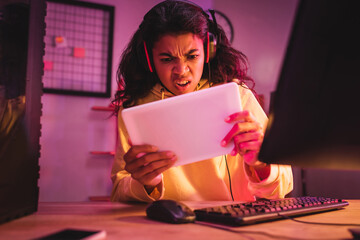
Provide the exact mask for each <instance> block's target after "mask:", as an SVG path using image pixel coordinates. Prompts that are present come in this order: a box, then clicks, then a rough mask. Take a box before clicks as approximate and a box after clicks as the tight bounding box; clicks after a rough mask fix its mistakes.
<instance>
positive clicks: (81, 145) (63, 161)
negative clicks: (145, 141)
mask: <svg viewBox="0 0 360 240" xmlns="http://www.w3.org/2000/svg"><path fill="white" fill-rule="evenodd" d="M89 2H95V3H101V4H107V5H112V6H115V23H114V45H113V66H112V72H113V76H112V79H113V80H112V89H113V92H114V89H116V81H115V79H116V76H115V75H116V69H117V65H118V63H119V59H120V55H121V53H122V51H123V49H124V48H125V46H126V44H127V43H128V41H129V40H130V38H131V36H132V34H133V33H134V31H135V30H136V29H137V28H138V26H139V24H140V22H141V21H142V17H143V16H144V14H145V13H146V12H147V11H148V10H149V9H150V8H151V7H153V6H154V5H155V4H157V3H159V2H160V0H131V1H130V0H116V1H114V0H90V1H89ZM194 2H195V3H197V4H199V5H200V6H202V7H204V8H206V9H207V8H210V7H211V6H212V2H211V0H197V1H194ZM112 95H113V94H112ZM109 103H110V99H104V98H91V97H78V96H65V95H56V94H44V95H43V97H42V104H43V114H42V117H41V124H42V136H41V138H40V145H41V157H40V160H39V162H40V179H39V183H38V184H39V188H40V197H39V201H87V200H88V197H89V196H106V195H109V194H110V191H111V181H110V170H111V165H112V160H113V157H112V156H99V155H91V154H90V151H95V150H96V151H113V150H114V148H115V138H116V132H115V128H116V119H115V117H111V113H110V112H101V111H92V110H91V107H92V106H108V105H109Z"/></svg>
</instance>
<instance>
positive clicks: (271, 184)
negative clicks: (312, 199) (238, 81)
mask: <svg viewBox="0 0 360 240" xmlns="http://www.w3.org/2000/svg"><path fill="white" fill-rule="evenodd" d="M239 88H240V96H241V103H242V106H243V109H244V110H247V111H249V112H251V114H252V115H253V116H254V117H255V119H257V121H258V122H259V123H260V124H261V125H262V128H263V129H264V131H265V129H266V124H267V120H268V119H267V116H266V114H265V112H264V111H263V109H262V107H261V106H260V104H259V102H258V101H257V99H256V97H255V96H254V94H253V93H252V92H251V90H249V89H247V88H245V87H242V86H240V87H239ZM244 164H245V163H244ZM250 169H252V168H251V167H250ZM247 174H248V173H247ZM247 177H248V180H249V186H248V187H249V190H250V192H251V193H252V194H254V195H255V196H256V197H258V198H268V199H275V198H283V197H285V195H286V194H288V193H289V192H291V191H292V189H293V175H292V169H291V166H288V165H277V164H271V170H270V175H269V177H268V178H266V179H264V180H262V181H260V179H259V178H258V177H257V175H256V172H255V170H253V171H251V174H250V175H247ZM251 179H258V181H254V180H251Z"/></svg>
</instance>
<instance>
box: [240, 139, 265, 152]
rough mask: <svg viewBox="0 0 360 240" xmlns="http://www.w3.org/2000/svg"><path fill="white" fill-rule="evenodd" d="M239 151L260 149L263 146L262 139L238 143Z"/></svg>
mask: <svg viewBox="0 0 360 240" xmlns="http://www.w3.org/2000/svg"><path fill="white" fill-rule="evenodd" d="M236 146H237V147H238V149H239V150H240V151H239V152H242V153H247V152H248V151H259V150H260V146H261V141H258V140H256V141H248V142H242V143H239V144H237V145H236Z"/></svg>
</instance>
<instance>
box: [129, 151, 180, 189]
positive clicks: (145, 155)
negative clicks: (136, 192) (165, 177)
mask: <svg viewBox="0 0 360 240" xmlns="http://www.w3.org/2000/svg"><path fill="white" fill-rule="evenodd" d="M176 160H177V156H176V155H175V154H174V153H173V152H170V151H164V152H159V151H158V148H157V147H155V146H152V145H147V144H145V145H134V146H131V148H130V149H129V151H128V152H127V153H126V154H125V155H124V161H125V163H126V165H125V170H126V171H128V172H129V173H130V174H131V177H132V178H133V179H135V180H137V181H139V182H140V183H141V184H143V185H144V187H145V189H146V190H147V191H148V192H151V191H152V189H154V188H155V187H156V186H157V185H158V184H159V183H160V182H161V173H163V172H164V171H165V170H167V169H169V168H170V167H172V166H173V165H174V163H175V162H176Z"/></svg>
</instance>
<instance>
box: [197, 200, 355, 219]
mask: <svg viewBox="0 0 360 240" xmlns="http://www.w3.org/2000/svg"><path fill="white" fill-rule="evenodd" d="M347 205H349V203H348V202H347V201H344V200H342V199H336V198H325V197H292V198H284V199H276V200H266V199H262V200H257V201H255V202H248V203H237V204H230V205H221V206H216V207H207V208H201V209H195V210H194V212H195V215H196V221H205V222H215V223H220V224H226V225H233V226H240V225H249V224H255V223H260V222H266V221H273V220H278V219H284V218H287V217H293V216H301V215H307V214H315V213H319V212H324V211H330V210H335V209H340V208H343V207H345V206H347Z"/></svg>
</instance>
